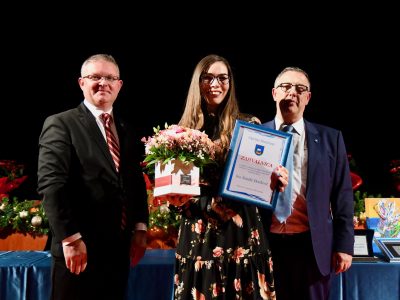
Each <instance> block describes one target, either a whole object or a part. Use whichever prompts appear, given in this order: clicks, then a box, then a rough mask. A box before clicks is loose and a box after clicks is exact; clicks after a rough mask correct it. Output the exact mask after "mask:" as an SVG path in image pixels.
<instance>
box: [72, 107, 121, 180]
mask: <svg viewBox="0 0 400 300" xmlns="http://www.w3.org/2000/svg"><path fill="white" fill-rule="evenodd" d="M78 111H79V120H80V122H81V123H82V124H83V126H84V127H85V128H86V129H87V132H88V134H89V135H90V137H91V138H92V140H93V141H94V143H95V144H96V145H97V146H98V148H99V149H100V151H101V153H102V154H103V155H104V158H105V159H106V161H108V162H109V165H110V168H111V169H112V170H113V171H114V172H115V173H116V172H117V171H116V170H115V164H114V161H113V159H112V157H111V153H110V150H109V149H108V145H107V142H106V141H105V139H104V137H103V135H102V134H101V131H100V129H99V126H98V125H97V123H96V119H95V117H94V116H93V114H92V113H91V112H90V111H89V109H88V108H87V107H86V106H85V105H84V104H83V103H81V104H80V105H79V107H78Z"/></svg>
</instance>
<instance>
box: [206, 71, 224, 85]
mask: <svg viewBox="0 0 400 300" xmlns="http://www.w3.org/2000/svg"><path fill="white" fill-rule="evenodd" d="M215 78H216V79H217V80H218V82H219V83H220V84H228V83H229V75H226V74H220V75H217V76H214V75H213V74H209V73H206V74H203V75H201V82H202V83H205V84H211V83H213V82H214V79H215Z"/></svg>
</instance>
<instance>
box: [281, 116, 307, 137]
mask: <svg viewBox="0 0 400 300" xmlns="http://www.w3.org/2000/svg"><path fill="white" fill-rule="evenodd" d="M282 124H283V120H281V119H279V118H278V117H277V116H275V126H276V127H275V129H276V130H279V128H281V126H282ZM291 125H292V126H293V127H294V129H295V130H296V132H297V133H298V134H299V135H303V133H304V119H303V118H301V119H300V120H298V121H297V122H295V123H293V124H291Z"/></svg>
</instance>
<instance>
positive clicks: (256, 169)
mask: <svg viewBox="0 0 400 300" xmlns="http://www.w3.org/2000/svg"><path fill="white" fill-rule="evenodd" d="M291 141H292V135H291V134H290V133H286V132H283V131H278V130H274V129H270V128H266V127H264V126H261V125H256V124H251V123H247V122H244V121H239V120H237V121H236V124H235V128H234V131H233V135H232V140H231V144H230V147H229V153H228V158H227V161H226V165H225V169H224V173H223V177H222V180H221V186H220V195H221V196H223V197H227V198H230V199H233V200H238V201H244V202H246V203H249V204H253V205H257V206H260V207H264V208H269V209H272V210H274V209H275V206H276V201H277V197H278V192H277V191H275V190H274V189H272V188H271V175H272V172H273V170H274V169H275V168H276V167H277V166H278V165H283V166H284V165H286V160H287V156H288V153H289V147H290V144H291Z"/></svg>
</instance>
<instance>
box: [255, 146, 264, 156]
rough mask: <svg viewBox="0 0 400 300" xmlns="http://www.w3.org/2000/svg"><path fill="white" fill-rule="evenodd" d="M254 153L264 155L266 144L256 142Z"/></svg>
mask: <svg viewBox="0 0 400 300" xmlns="http://www.w3.org/2000/svg"><path fill="white" fill-rule="evenodd" d="M254 153H255V154H256V155H258V156H260V155H262V154H263V153H264V146H263V145H258V144H256V147H255V148H254Z"/></svg>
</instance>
